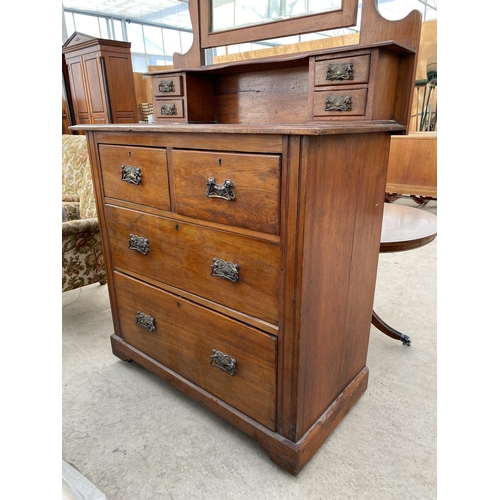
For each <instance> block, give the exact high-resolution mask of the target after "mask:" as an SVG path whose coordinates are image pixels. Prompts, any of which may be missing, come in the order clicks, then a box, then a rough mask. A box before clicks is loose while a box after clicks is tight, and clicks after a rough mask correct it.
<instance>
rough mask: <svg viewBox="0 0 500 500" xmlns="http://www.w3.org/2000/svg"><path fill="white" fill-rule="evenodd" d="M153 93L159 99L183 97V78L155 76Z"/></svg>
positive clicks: (178, 76)
mask: <svg viewBox="0 0 500 500" xmlns="http://www.w3.org/2000/svg"><path fill="white" fill-rule="evenodd" d="M153 91H154V95H155V96H157V97H176V96H181V95H183V93H184V92H183V88H182V76H180V75H177V76H154V77H153Z"/></svg>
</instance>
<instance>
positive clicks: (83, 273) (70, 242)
mask: <svg viewBox="0 0 500 500" xmlns="http://www.w3.org/2000/svg"><path fill="white" fill-rule="evenodd" d="M62 202H63V203H62V291H63V292H66V291H68V290H73V289H74V288H79V287H82V286H85V285H90V284H93V283H101V284H104V283H106V270H105V267H104V256H103V252H102V245H101V234H100V231H99V225H98V223H97V209H96V205H95V200H94V192H93V186H92V177H91V173H90V162H89V155H88V149H87V139H86V137H85V136H84V135H66V134H63V136H62Z"/></svg>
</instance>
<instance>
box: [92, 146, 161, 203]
mask: <svg viewBox="0 0 500 500" xmlns="http://www.w3.org/2000/svg"><path fill="white" fill-rule="evenodd" d="M99 157H100V161H101V171H102V179H103V185H104V195H105V196H109V197H110V198H117V199H119V200H125V201H130V202H133V203H138V204H140V205H148V206H152V207H156V208H161V209H165V210H170V194H169V185H168V174H167V152H166V149H162V148H149V147H134V146H112V145H107V144H100V145H99Z"/></svg>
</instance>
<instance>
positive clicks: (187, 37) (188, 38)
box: [179, 31, 193, 54]
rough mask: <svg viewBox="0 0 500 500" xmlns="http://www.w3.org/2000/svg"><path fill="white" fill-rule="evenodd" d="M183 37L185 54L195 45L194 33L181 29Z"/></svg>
mask: <svg viewBox="0 0 500 500" xmlns="http://www.w3.org/2000/svg"><path fill="white" fill-rule="evenodd" d="M179 35H180V38H181V50H180V53H181V54H185V53H186V52H187V51H188V50H189V49H190V48H191V46H192V45H193V34H192V33H187V32H186V31H179Z"/></svg>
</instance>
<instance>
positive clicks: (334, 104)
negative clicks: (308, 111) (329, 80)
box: [325, 95, 352, 111]
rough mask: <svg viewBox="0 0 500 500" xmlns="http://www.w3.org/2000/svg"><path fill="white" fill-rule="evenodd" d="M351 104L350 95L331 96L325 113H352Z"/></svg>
mask: <svg viewBox="0 0 500 500" xmlns="http://www.w3.org/2000/svg"><path fill="white" fill-rule="evenodd" d="M351 104H352V97H351V96H350V95H330V96H328V97H327V98H326V101H325V111H350V110H351Z"/></svg>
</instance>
